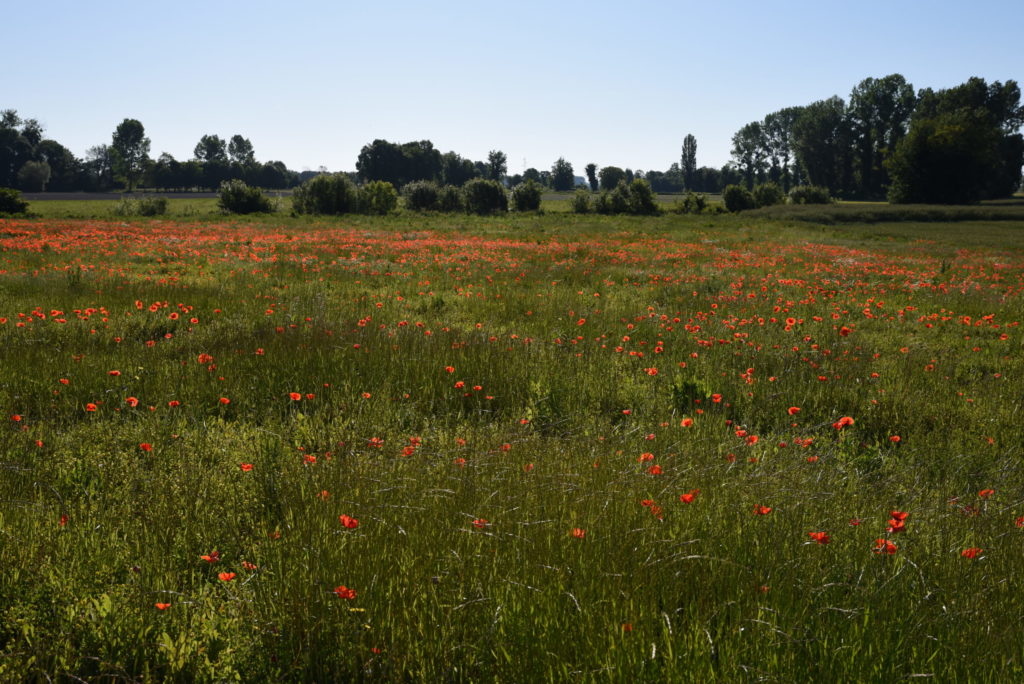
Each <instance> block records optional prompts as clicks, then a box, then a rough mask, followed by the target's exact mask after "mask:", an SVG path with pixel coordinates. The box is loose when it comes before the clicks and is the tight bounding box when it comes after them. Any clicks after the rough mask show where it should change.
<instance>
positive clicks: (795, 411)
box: [786, 406, 800, 416]
mask: <svg viewBox="0 0 1024 684" xmlns="http://www.w3.org/2000/svg"><path fill="white" fill-rule="evenodd" d="M786 412H787V413H789V415H791V416H795V415H796V414H798V413H800V407H799V406H790V407H789V408H788V409H786Z"/></svg>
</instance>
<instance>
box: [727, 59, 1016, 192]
mask: <svg viewBox="0 0 1024 684" xmlns="http://www.w3.org/2000/svg"><path fill="white" fill-rule="evenodd" d="M1022 125H1024V107H1022V106H1021V103H1020V88H1019V87H1018V86H1017V83H1016V82H1015V81H1012V80H1011V81H1007V82H1006V83H1000V82H999V81H995V82H994V83H991V84H989V83H986V81H985V80H984V79H982V78H977V77H975V78H971V79H969V80H968V81H967V82H965V83H963V84H961V85H958V86H956V87H953V88H948V89H944V90H937V91H936V90H932V89H931V88H924V89H922V90H920V91H917V92H916V93H915V91H914V87H913V86H912V85H911V84H910V83H908V82H907V81H906V79H905V78H904V77H903V76H902V75H900V74H892V75H889V76H885V77H884V78H878V79H876V78H867V79H864V80H863V81H861V82H860V83H859V84H858V85H857V86H856V87H854V88H853V90H852V91H851V93H850V97H849V100H843V98H841V97H838V96H833V97H830V98H828V99H826V100H819V101H817V102H813V103H811V104H809V105H806V106H802V107H787V108H784V109H780V110H779V111H776V112H772V113H771V114H768V115H767V116H765V117H764V119H762V120H761V121H753V122H751V123H748V124H747V125H745V126H743V127H742V128H741V129H740V130H739V131H737V132H736V134H735V135H733V137H732V162H731V164H732V166H733V167H734V168H735V169H736V171H737V172H738V173H739V174H740V177H741V179H742V183H743V184H744V185H745V186H746V187H747V188H748V189H752V188H753V187H754V186H755V185H756V184H763V183H767V182H773V183H777V184H778V185H780V186H781V187H782V188H783V189H784V190H785V191H788V190H789V189H790V188H791V187H794V186H797V185H814V186H821V187H825V188H828V190H829V192H830V193H831V194H832V195H834V196H836V197H842V198H845V199H863V200H881V199H889V200H890V201H892V202H902V203H905V202H920V203H946V204H956V203H970V202H976V201H979V200H982V199H990V198H996V197H1006V196H1008V195H1011V194H1013V192H1014V191H1016V190H1017V189H1018V188H1019V187H1020V182H1021V166H1022V165H1024V138H1022V136H1021V135H1020V133H1019V132H1018V131H1019V129H1020V128H1021V126H1022Z"/></svg>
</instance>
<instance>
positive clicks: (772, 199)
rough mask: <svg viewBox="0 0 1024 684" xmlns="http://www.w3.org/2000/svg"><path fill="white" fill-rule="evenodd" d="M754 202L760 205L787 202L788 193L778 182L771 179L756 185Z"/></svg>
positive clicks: (765, 205)
mask: <svg viewBox="0 0 1024 684" xmlns="http://www.w3.org/2000/svg"><path fill="white" fill-rule="evenodd" d="M753 195H754V202H755V203H756V204H757V206H758V207H771V206H774V205H776V204H785V203H786V193H784V192H783V191H782V188H780V187H779V186H778V184H776V183H772V182H771V181H769V182H767V183H761V184H759V185H755V186H754V192H753Z"/></svg>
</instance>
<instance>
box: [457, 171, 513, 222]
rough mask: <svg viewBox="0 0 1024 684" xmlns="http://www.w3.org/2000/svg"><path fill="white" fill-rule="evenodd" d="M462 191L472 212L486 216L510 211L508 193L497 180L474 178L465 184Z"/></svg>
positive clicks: (467, 209) (467, 207)
mask: <svg viewBox="0 0 1024 684" xmlns="http://www.w3.org/2000/svg"><path fill="white" fill-rule="evenodd" d="M462 191H463V194H464V196H465V202H466V211H467V212H469V213H470V214H479V215H481V216H484V215H487V214H497V213H504V212H506V211H508V193H506V192H505V187H504V186H503V185H502V184H501V183H499V182H498V181H496V180H484V179H483V178H474V179H473V180H471V181H469V182H468V183H466V184H465V185H464V186H463V188H462Z"/></svg>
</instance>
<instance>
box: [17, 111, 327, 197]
mask: <svg viewBox="0 0 1024 684" xmlns="http://www.w3.org/2000/svg"><path fill="white" fill-rule="evenodd" d="M150 145H151V144H150V139H149V138H148V137H147V136H146V131H145V127H144V126H143V125H142V123H141V122H139V121H138V120H136V119H125V120H124V121H122V122H121V123H120V124H119V125H118V126H117V128H116V129H115V130H114V132H113V134H112V136H111V141H110V143H109V144H100V145H96V146H94V147H90V148H89V150H88V151H87V152H86V154H85V158H84V159H80V158H78V157H76V156H75V155H74V154H73V153H72V152H71V151H70V150H68V149H67V148H66V147H64V146H63V145H61V144H60V143H59V142H57V141H56V140H51V139H48V138H46V137H45V135H44V130H43V127H42V125H40V123H39V122H38V121H37V120H36V119H22V118H21V117H20V116H18V112H17V111H16V110H13V109H8V110H4V111H2V112H0V187H9V188H19V189H21V190H25V191H31V192H40V191H44V190H49V191H54V192H75V191H87V192H106V191H109V190H113V189H116V188H124V189H126V190H129V191H131V190H135V189H136V188H138V187H147V188H155V189H159V190H169V191H181V190H202V189H211V190H213V189H216V188H218V187H220V185H221V183H223V182H225V181H229V180H235V179H238V180H242V181H244V182H246V183H247V184H249V185H252V186H256V187H261V188H268V189H281V188H291V187H295V186H297V185H298V184H299V183H301V182H302V181H304V180H306V179H308V178H309V177H311V176H315V175H316V174H317V173H318V172H311V171H305V172H302V173H298V172H296V171H292V170H291V169H289V168H288V167H287V166H285V164H284V163H283V162H280V161H269V162H265V163H260V162H258V161H256V158H255V154H254V151H253V145H252V143H251V142H250V141H249V140H248V139H247V138H245V137H243V136H241V135H234V136H232V137H231V138H230V140H227V141H225V140H224V139H222V138H221V137H220V136H218V135H204V136H202V137H201V138H200V140H199V142H198V143H197V144H196V147H195V150H194V151H193V158H192V159H190V160H187V161H178V160H177V159H175V158H174V157H173V156H171V155H170V154H167V153H166V152H164V153H163V154H161V155H160V156H159V157H157V158H156V159H152V158H151V157H150Z"/></svg>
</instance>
